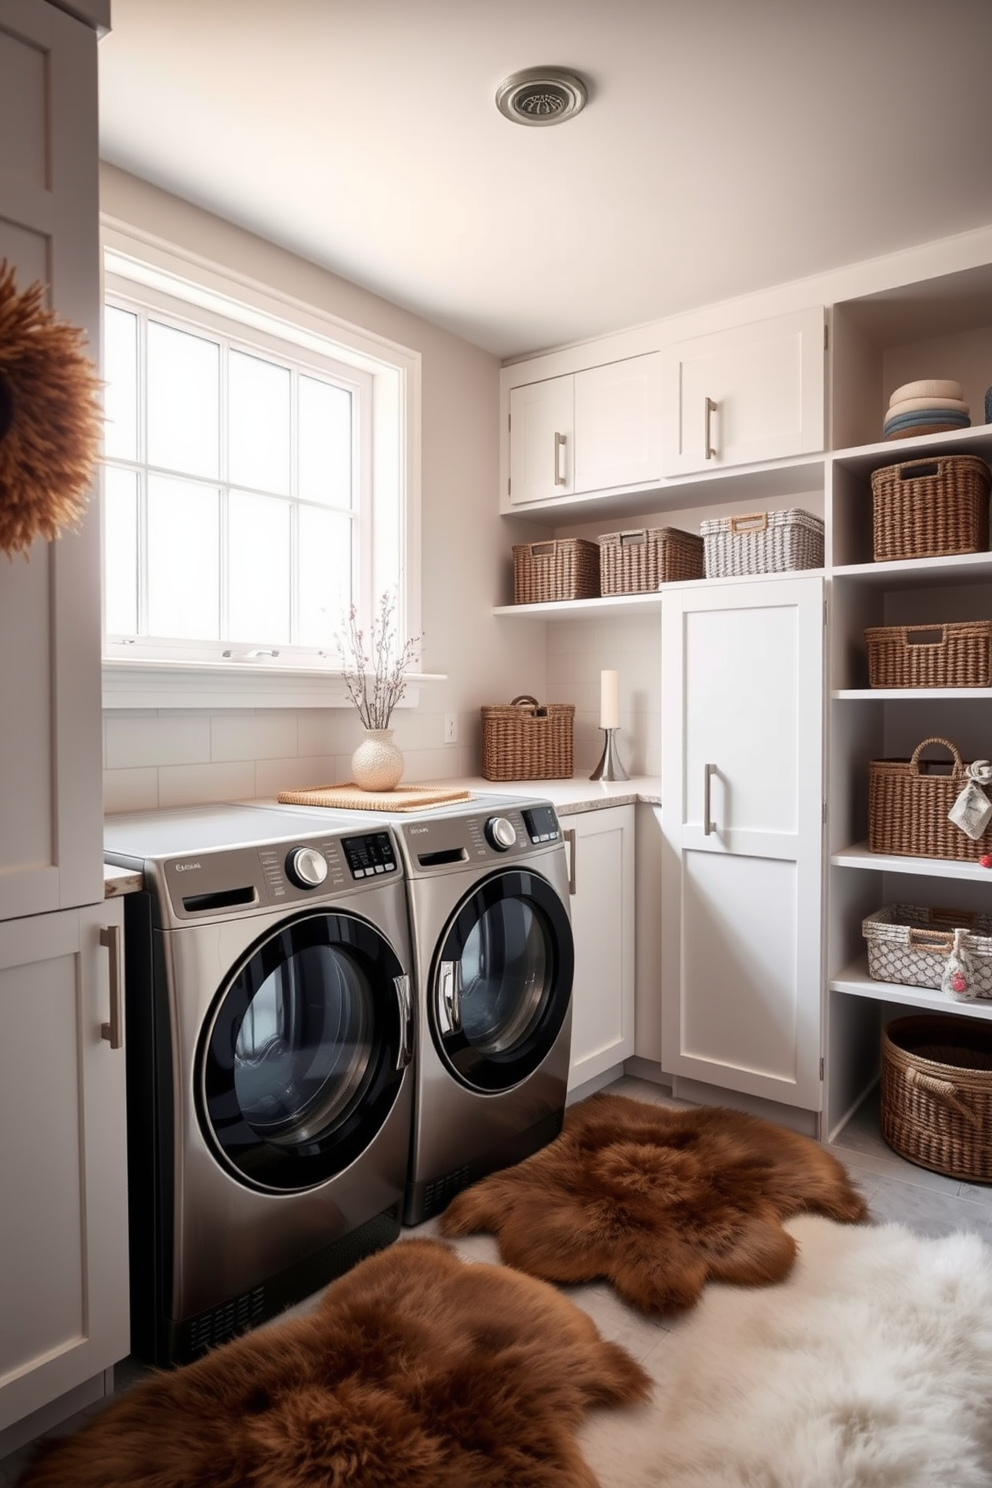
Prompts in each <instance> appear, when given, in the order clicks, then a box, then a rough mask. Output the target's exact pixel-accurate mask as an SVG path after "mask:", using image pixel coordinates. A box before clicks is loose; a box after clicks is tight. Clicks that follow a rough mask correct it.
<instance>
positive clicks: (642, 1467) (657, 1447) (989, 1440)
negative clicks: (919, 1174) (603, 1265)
mask: <svg viewBox="0 0 992 1488" xmlns="http://www.w3.org/2000/svg"><path fill="white" fill-rule="evenodd" d="M787 1228H788V1229H789V1230H790V1231H791V1232H792V1234H793V1235H795V1236H796V1238H797V1239H798V1241H799V1243H800V1251H799V1259H798V1261H797V1263H796V1266H795V1269H794V1270H793V1272H792V1274H791V1276H790V1277H789V1279H788V1280H787V1281H785V1282H783V1283H782V1284H781V1285H779V1286H773V1287H756V1288H753V1289H743V1288H737V1287H726V1286H719V1285H710V1286H709V1287H708V1288H707V1290H706V1292H705V1294H704V1296H703V1300H702V1301H701V1303H700V1304H699V1306H698V1307H697V1308H696V1310H695V1311H694V1312H693V1313H691V1314H690V1315H689V1316H688V1317H686V1318H685V1319H684V1320H682V1321H680V1322H678V1323H675V1324H674V1325H673V1326H672V1328H671V1330H670V1331H669V1332H668V1333H667V1335H661V1334H660V1335H659V1342H658V1343H657V1345H656V1346H655V1347H653V1348H652V1349H651V1351H650V1353H649V1354H648V1356H647V1357H646V1358H644V1359H643V1361H642V1362H643V1363H644V1364H645V1367H646V1368H648V1369H649V1370H650V1372H651V1373H652V1374H653V1375H654V1376H655V1377H656V1379H657V1380H658V1387H657V1391H656V1395H655V1399H654V1401H653V1402H652V1404H651V1405H649V1406H643V1407H638V1408H635V1409H632V1410H624V1411H616V1410H613V1411H610V1412H606V1411H603V1412H599V1413H597V1414H596V1415H595V1416H593V1417H591V1418H590V1419H589V1420H588V1422H587V1424H586V1426H585V1428H584V1430H583V1433H582V1435H581V1437H580V1442H581V1445H582V1449H583V1451H584V1453H585V1456H586V1460H587V1461H588V1463H589V1465H590V1467H591V1468H592V1469H593V1471H594V1472H595V1473H596V1475H597V1477H598V1478H599V1481H600V1483H601V1485H602V1488H654V1485H657V1488H990V1485H992V1404H990V1402H992V1249H990V1248H989V1247H987V1246H986V1245H985V1244H984V1243H983V1242H982V1241H981V1240H979V1239H978V1238H977V1237H975V1236H973V1235H955V1236H952V1237H949V1238H947V1239H942V1240H926V1239H922V1238H920V1237H919V1236H916V1235H913V1234H912V1233H911V1232H910V1231H908V1230H905V1229H903V1228H902V1227H901V1226H899V1225H878V1226H862V1225H858V1226H851V1225H838V1224H834V1223H833V1222H831V1221H830V1220H826V1219H820V1218H815V1217H804V1218H802V1219H798V1220H794V1221H791V1222H790V1223H789V1224H788V1226H787ZM577 1300H578V1298H577ZM620 1341H623V1340H622V1339H621V1340H620Z"/></svg>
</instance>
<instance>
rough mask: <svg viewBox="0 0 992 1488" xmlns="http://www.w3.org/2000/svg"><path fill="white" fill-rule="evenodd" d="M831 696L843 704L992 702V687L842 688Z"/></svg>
mask: <svg viewBox="0 0 992 1488" xmlns="http://www.w3.org/2000/svg"><path fill="white" fill-rule="evenodd" d="M934 628H935V629H936V628H937V627H936V626H935V627H934ZM830 696H831V698H833V699H834V700H835V701H836V702H841V703H843V702H855V703H863V702H865V701H866V700H869V699H870V700H871V701H872V702H874V703H891V702H913V703H918V702H921V701H922V700H923V699H927V700H929V699H931V698H944V699H948V698H964V699H967V700H975V701H977V702H989V701H990V700H992V687H841V688H838V690H837V691H836V692H832V693H831V694H830Z"/></svg>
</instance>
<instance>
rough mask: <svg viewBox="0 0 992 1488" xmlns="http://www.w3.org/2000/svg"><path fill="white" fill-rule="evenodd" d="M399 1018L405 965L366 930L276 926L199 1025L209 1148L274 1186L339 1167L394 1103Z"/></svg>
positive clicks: (405, 1041)
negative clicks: (203, 1022)
mask: <svg viewBox="0 0 992 1488" xmlns="http://www.w3.org/2000/svg"><path fill="white" fill-rule="evenodd" d="M397 979H399V984H398V982H397ZM407 1018H408V1008H407V1005H406V996H405V985H403V968H402V967H401V966H400V964H399V961H398V960H397V958H396V956H395V954H394V952H393V950H392V948H391V946H390V945H389V943H388V942H387V941H386V940H385V939H384V938H383V936H381V935H380V934H379V933H378V931H376V930H375V929H374V928H373V927H372V926H371V925H369V924H367V923H366V922H365V921H364V920H359V919H356V918H354V917H353V916H350V915H346V914H314V915H309V916H307V917H305V918H303V919H301V920H297V921H295V922H294V923H292V924H290V925H283V926H282V928H281V929H280V930H279V931H277V932H276V933H275V934H273V935H271V936H269V937H267V938H266V939H264V940H263V941H262V942H261V943H260V944H258V945H256V946H255V947H254V948H253V949H252V951H251V952H250V954H249V956H248V958H247V959H246V960H245V962H244V963H243V964H242V965H241V967H240V969H239V970H238V971H237V972H236V974H235V975H234V976H233V977H232V979H231V980H230V982H229V983H228V984H227V985H226V986H225V987H224V988H223V989H222V991H221V993H220V995H219V997H218V1000H217V1002H216V1004H215V1008H214V1011H213V1014H212V1017H211V1018H210V1019H209V1020H208V1022H207V1025H206V1029H205V1032H204V1037H203V1040H202V1043H201V1049H200V1057H199V1060H198V1069H199V1071H200V1090H199V1094H200V1101H199V1114H200V1119H201V1125H202V1127H203V1129H204V1132H205V1134H206V1136H207V1138H208V1140H209V1141H210V1143H211V1146H212V1147H213V1149H214V1151H215V1152H216V1153H217V1155H218V1156H220V1157H221V1158H222V1160H223V1161H224V1163H225V1164H226V1165H227V1166H228V1167H229V1168H233V1169H234V1170H235V1172H236V1175H237V1176H238V1177H239V1178H241V1179H242V1180H247V1181H248V1182H250V1183H251V1185H252V1186H253V1187H259V1188H266V1189H273V1190H276V1191H279V1192H285V1191H287V1190H299V1189H304V1188H310V1187H313V1186H314V1185H315V1184H318V1183H322V1182H323V1181H324V1180H325V1179H327V1178H329V1177H331V1176H333V1175H334V1174H335V1173H338V1172H340V1171H341V1170H342V1169H343V1168H345V1167H347V1166H348V1165H349V1164H350V1163H352V1162H353V1161H354V1160H355V1158H356V1157H357V1156H358V1155H359V1154H360V1153H361V1152H362V1151H364V1149H365V1148H366V1147H367V1146H368V1144H369V1143H370V1142H371V1140H372V1139H373V1137H374V1136H375V1134H376V1132H377V1131H378V1130H379V1128H380V1127H381V1126H382V1124H383V1122H384V1121H385V1119H386V1117H387V1115H388V1114H389V1111H390V1110H391V1109H392V1106H393V1103H394V1101H395V1099H396V1096H397V1094H398V1091H399V1087H400V1082H401V1080H402V1078H403V1071H404V1068H405V1065H406V1062H407V1058H408V1054H407V1051H408V1049H409V1043H410V1039H409V1028H408V1026H407Z"/></svg>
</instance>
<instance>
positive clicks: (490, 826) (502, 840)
mask: <svg viewBox="0 0 992 1488" xmlns="http://www.w3.org/2000/svg"><path fill="white" fill-rule="evenodd" d="M485 833H486V841H487V842H488V843H489V845H490V846H491V847H494V848H495V849H496V851H497V852H509V850H510V848H511V847H512V846H513V844H514V843H515V842H516V840H517V829H516V827H515V826H514V825H513V823H512V822H511V821H507V819H506V817H505V816H491V817H490V818H489V820H488V821H487V822H486V826H485Z"/></svg>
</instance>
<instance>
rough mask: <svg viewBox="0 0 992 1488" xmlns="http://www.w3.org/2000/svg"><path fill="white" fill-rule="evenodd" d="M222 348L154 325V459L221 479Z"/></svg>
mask: <svg viewBox="0 0 992 1488" xmlns="http://www.w3.org/2000/svg"><path fill="white" fill-rule="evenodd" d="M219 367H220V347H219V346H218V345H217V343H216V342H215V341H208V340H206V339H205V337H203V336H192V335H190V334H189V332H188V331H176V330H173V329H172V327H171V326H165V325H160V324H159V322H158V321H156V320H149V322H148V459H149V462H150V464H152V465H160V466H162V467H163V468H165V469H167V470H176V471H181V472H182V473H183V474H186V475H205V476H216V475H218V474H219V467H218V448H219V441H218V422H219V412H218V410H219V387H220V381H219Z"/></svg>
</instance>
